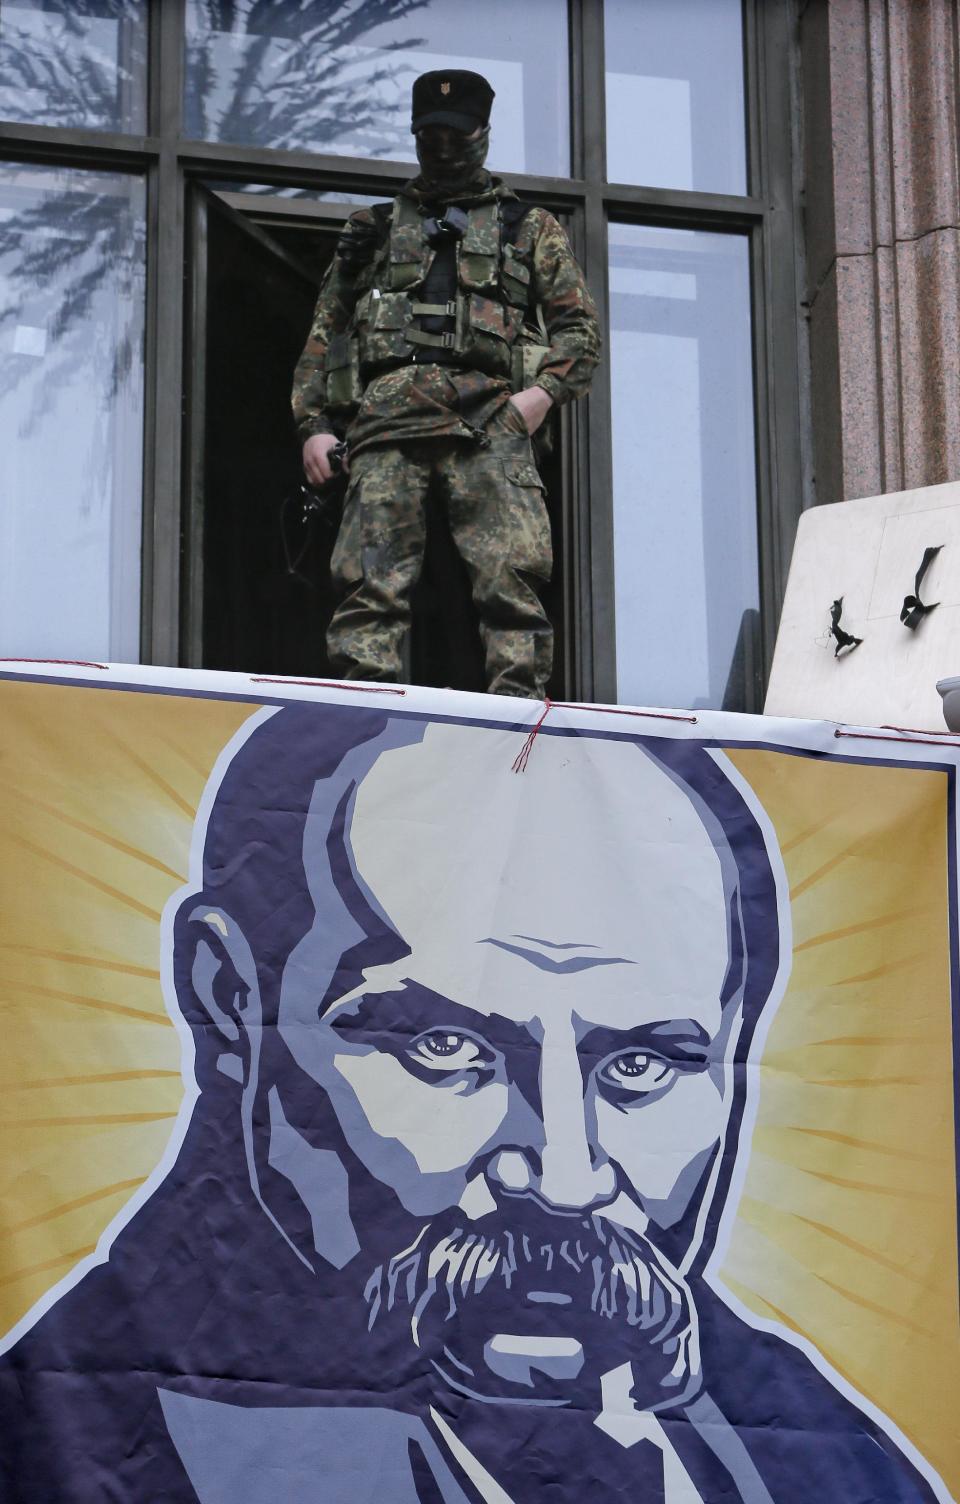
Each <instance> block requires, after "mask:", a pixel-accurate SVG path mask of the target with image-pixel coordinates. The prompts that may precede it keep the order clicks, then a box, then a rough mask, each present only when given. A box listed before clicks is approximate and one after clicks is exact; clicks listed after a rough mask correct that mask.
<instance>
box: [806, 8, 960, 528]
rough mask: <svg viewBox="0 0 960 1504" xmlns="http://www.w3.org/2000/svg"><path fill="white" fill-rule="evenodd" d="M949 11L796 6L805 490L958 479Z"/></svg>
mask: <svg viewBox="0 0 960 1504" xmlns="http://www.w3.org/2000/svg"><path fill="white" fill-rule="evenodd" d="M958 12H960V0H808V3H806V4H803V5H802V7H801V12H800V44H801V65H802V70H803V95H804V138H805V180H806V207H805V229H806V254H807V303H808V307H809V314H810V340H811V367H812V393H811V395H812V419H813V437H814V464H815V469H816V493H817V500H818V501H820V502H824V501H828V502H829V501H841V500H846V499H848V498H850V497H854V496H873V495H877V494H879V493H880V492H883V491H899V490H904V489H907V488H912V487H915V486H929V485H936V484H938V483H939V482H941V481H947V480H957V479H960V244H958V236H960V174H958V120H960V81H958V50H960V14H958Z"/></svg>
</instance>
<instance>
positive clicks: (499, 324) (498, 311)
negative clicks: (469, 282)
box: [463, 293, 520, 379]
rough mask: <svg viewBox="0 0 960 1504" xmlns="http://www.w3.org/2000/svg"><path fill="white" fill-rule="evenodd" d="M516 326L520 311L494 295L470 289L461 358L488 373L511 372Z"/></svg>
mask: <svg viewBox="0 0 960 1504" xmlns="http://www.w3.org/2000/svg"><path fill="white" fill-rule="evenodd" d="M519 330H520V315H519V313H518V312H517V311H516V310H515V309H513V308H509V307H508V306H506V305H505V304H503V303H500V302H498V301H497V299H495V298H484V297H481V296H480V294H479V293H472V294H471V296H470V301H469V311H468V328H467V331H466V349H465V350H464V352H463V354H464V361H465V364H467V365H475V366H476V367H477V370H479V371H484V372H486V373H487V374H488V375H491V376H506V377H507V378H508V379H509V377H510V374H511V348H512V346H513V343H514V341H515V339H516V338H517V334H518V333H519Z"/></svg>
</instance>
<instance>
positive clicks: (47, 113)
mask: <svg viewBox="0 0 960 1504" xmlns="http://www.w3.org/2000/svg"><path fill="white" fill-rule="evenodd" d="M146 46H147V28H146V14H145V6H144V5H143V4H142V3H141V0H43V3H38V0H32V3H30V4H27V5H19V6H18V5H0V115H3V116H5V117H6V118H7V119H14V120H23V119H29V120H32V121H34V122H35V123H38V124H42V125H55V126H61V127H64V128H67V127H73V128H78V129H86V130H102V129H106V130H121V129H130V128H132V127H133V126H135V125H137V126H139V124H140V122H141V120H142V118H143V115H144V105H145V102H146V101H145V98H144V95H145V92H146V90H145V78H146V71H145V70H146Z"/></svg>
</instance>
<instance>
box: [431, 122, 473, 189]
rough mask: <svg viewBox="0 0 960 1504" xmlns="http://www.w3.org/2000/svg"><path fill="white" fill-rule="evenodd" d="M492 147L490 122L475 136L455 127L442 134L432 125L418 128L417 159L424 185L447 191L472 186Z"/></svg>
mask: <svg viewBox="0 0 960 1504" xmlns="http://www.w3.org/2000/svg"><path fill="white" fill-rule="evenodd" d="M489 147H490V127H489V125H486V126H484V128H483V130H482V131H481V132H480V134H479V136H477V137H476V139H475V140H470V138H469V136H468V135H467V134H466V132H464V131H457V130H455V129H454V128H452V127H451V128H449V129H448V131H446V132H444V133H443V134H442V135H441V133H440V132H439V131H431V130H430V129H429V128H428V129H427V130H424V131H418V132H417V161H418V162H419V163H420V170H421V172H422V174H423V179H424V187H425V188H427V189H436V191H437V192H438V193H447V194H449V193H453V192H455V191H456V190H457V189H462V188H468V187H470V186H471V185H472V184H473V183H474V181H475V179H476V178H477V177H478V175H479V174H480V172H481V171H482V169H483V164H484V162H485V161H486V160H487V152H488V150H489Z"/></svg>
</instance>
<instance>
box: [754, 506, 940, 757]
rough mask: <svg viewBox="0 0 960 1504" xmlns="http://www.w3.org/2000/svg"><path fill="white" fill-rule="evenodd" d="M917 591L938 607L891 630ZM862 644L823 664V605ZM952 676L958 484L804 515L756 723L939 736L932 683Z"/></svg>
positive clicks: (830, 653) (826, 621) (826, 651)
mask: <svg viewBox="0 0 960 1504" xmlns="http://www.w3.org/2000/svg"><path fill="white" fill-rule="evenodd" d="M937 545H940V550H941V551H940V553H939V554H937V556H936V558H935V559H934V560H933V562H932V563H931V564H930V566H929V568H928V569H927V572H926V575H925V576H924V579H923V583H922V585H921V586H920V599H921V600H922V601H923V602H924V604H932V603H933V602H934V601H936V602H939V604H938V606H937V609H936V610H935V611H932V612H930V614H929V615H927V616H925V617H924V618H923V620H922V621H921V622H920V624H919V626H918V627H917V628H916V630H915V631H909V630H908V629H907V628H906V627H905V626H904V625H903V623H902V622H901V621H900V610H901V607H902V605H903V601H904V597H905V596H907V595H912V594H913V593H914V580H915V576H916V572H917V570H918V568H919V566H920V562H921V560H922V558H923V554H924V550H925V549H926V548H928V547H936V546H937ZM840 596H842V597H843V614H842V617H841V619H840V626H841V628H843V629H844V630H845V631H847V632H849V633H850V634H851V635H853V636H855V637H860V638H862V639H863V641H862V643H861V645H860V646H859V647H857V648H854V649H853V650H848V651H846V652H842V653H841V654H840V656H839V657H835V656H834V648H835V642H834V639H833V637H832V636H831V635H830V605H831V602H832V601H834V600H836V599H837V598H838V597H840ZM957 674H960V482H956V481H950V482H948V483H947V484H946V485H942V486H926V487H924V488H922V489H920V490H915V491H895V492H891V493H890V494H888V495H886V496H867V497H862V498H860V499H858V500H856V501H842V502H837V503H836V504H834V505H832V506H824V507H813V508H811V510H810V511H808V512H804V514H803V516H802V517H801V518H800V527H799V529H798V532H797V541H796V544H795V545H794V550H793V561H792V563H791V566H790V578H789V580H788V582H787V594H786V600H785V601H784V607H783V615H782V617H781V620H780V630H779V633H778V635H777V646H776V651H775V653H774V659H773V670H772V672H771V675H770V687H769V689H768V691H767V699H766V704H765V706H764V713H765V714H767V715H778V716H803V717H804V718H810V717H814V718H819V719H825V720H833V721H846V722H848V723H855V724H857V725H867V726H879V725H891V724H892V725H898V726H911V727H917V728H919V729H923V730H927V731H943V730H944V729H945V728H944V719H943V711H942V708H941V700H940V696H939V695H938V693H937V680H938V679H944V678H948V677H950V676H952V675H957Z"/></svg>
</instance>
